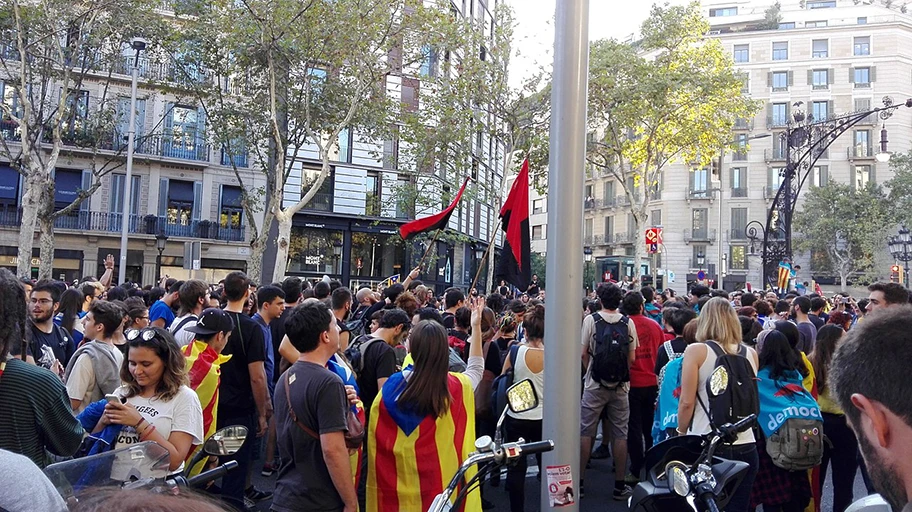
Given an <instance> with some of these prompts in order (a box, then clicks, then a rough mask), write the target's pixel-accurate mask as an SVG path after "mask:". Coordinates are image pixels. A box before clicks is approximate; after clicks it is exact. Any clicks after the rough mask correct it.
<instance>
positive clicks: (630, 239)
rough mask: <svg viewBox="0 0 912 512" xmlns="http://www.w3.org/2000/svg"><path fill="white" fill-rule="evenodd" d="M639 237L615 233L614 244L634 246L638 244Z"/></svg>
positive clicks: (631, 234) (630, 233) (634, 234)
mask: <svg viewBox="0 0 912 512" xmlns="http://www.w3.org/2000/svg"><path fill="white" fill-rule="evenodd" d="M636 241H637V236H636V233H632V232H628V233H615V234H614V242H615V243H618V244H633V243H636Z"/></svg>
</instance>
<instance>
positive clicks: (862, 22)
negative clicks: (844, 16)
mask: <svg viewBox="0 0 912 512" xmlns="http://www.w3.org/2000/svg"><path fill="white" fill-rule="evenodd" d="M858 24H859V25H867V24H868V18H867V16H859V17H858Z"/></svg>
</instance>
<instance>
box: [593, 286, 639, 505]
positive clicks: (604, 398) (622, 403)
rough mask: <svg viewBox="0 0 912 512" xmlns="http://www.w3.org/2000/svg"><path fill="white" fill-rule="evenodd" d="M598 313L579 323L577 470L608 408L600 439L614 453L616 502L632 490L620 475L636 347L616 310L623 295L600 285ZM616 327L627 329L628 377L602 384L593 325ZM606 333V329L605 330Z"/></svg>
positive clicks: (627, 324) (631, 328) (632, 326)
mask: <svg viewBox="0 0 912 512" xmlns="http://www.w3.org/2000/svg"><path fill="white" fill-rule="evenodd" d="M596 295H598V298H599V301H600V302H601V304H602V310H601V311H599V312H598V313H593V314H592V315H590V316H587V317H586V318H585V319H584V320H583V327H582V344H583V351H582V352H583V366H584V367H586V380H585V389H584V391H583V398H582V412H581V415H580V423H581V425H580V430H581V445H582V446H581V450H580V467H581V468H585V467H586V464H587V462H588V460H589V454H590V452H591V451H592V441H593V438H595V434H596V431H597V428H598V420H599V417H600V416H601V414H602V410H603V409H605V408H607V409H608V417H607V420H608V424H609V425H610V426H611V431H610V433H603V434H602V435H603V437H604V436H607V435H610V438H611V442H612V450H611V451H612V453H613V454H614V462H615V463H614V475H615V480H614V493H613V497H614V499H616V500H626V499H627V498H628V497H629V496H630V494H631V492H632V490H631V489H630V487H629V486H627V485H625V483H624V474H625V472H626V470H627V424H628V422H629V421H630V403H629V401H628V393H629V390H630V382H629V380H630V377H629V366H632V365H633V363H634V361H635V358H636V349H637V345H638V341H637V339H638V338H637V330H636V325H635V324H634V323H633V322H632V321H629V320H628V319H627V318H626V317H625V316H624V315H622V314H620V313H618V311H617V310H618V307H619V306H620V304H621V300H622V299H623V297H624V292H623V291H621V289H620V288H618V287H617V286H616V285H614V284H608V283H601V284H599V286H598V288H597V289H596ZM597 321H598V322H599V323H601V322H604V323H607V324H611V325H617V324H620V325H617V327H613V328H612V329H617V330H618V331H619V332H620V331H623V330H624V329H626V330H627V334H628V338H629V347H628V351H629V353H628V357H627V364H628V374H627V377H626V378H622V380H620V381H616V382H602V381H600V380H598V379H597V378H595V377H594V376H593V366H594V365H593V362H594V360H595V358H594V357H592V356H594V355H595V354H596V349H597V347H598V343H599V340H596V334H597V332H598V328H597V326H596V322H597ZM606 330H607V327H606ZM583 471H584V469H582V470H581V471H580V473H581V474H580V497H582V496H583V474H582V473H583Z"/></svg>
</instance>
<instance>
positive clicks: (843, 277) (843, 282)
mask: <svg viewBox="0 0 912 512" xmlns="http://www.w3.org/2000/svg"><path fill="white" fill-rule="evenodd" d="M848 278H849V275H848V273H847V272H840V273H839V291H841V292H844V291H845V289H846V281H848Z"/></svg>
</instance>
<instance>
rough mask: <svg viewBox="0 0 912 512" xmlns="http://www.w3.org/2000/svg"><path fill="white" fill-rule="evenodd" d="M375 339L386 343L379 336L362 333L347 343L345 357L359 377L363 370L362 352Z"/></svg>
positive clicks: (365, 350) (363, 352)
mask: <svg viewBox="0 0 912 512" xmlns="http://www.w3.org/2000/svg"><path fill="white" fill-rule="evenodd" d="M375 341H380V342H382V343H386V342H385V341H383V340H381V339H380V338H376V337H374V336H370V335H367V334H362V335H361V336H358V337H357V338H355V339H354V340H353V341H352V342H351V343H349V344H348V348H346V349H345V358H346V359H348V362H349V363H351V368H352V371H354V372H355V375H356V376H358V377H360V376H361V372H362V371H364V354H365V353H366V352H367V348H368V347H370V346H371V344H373V343H374V342H375Z"/></svg>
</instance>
